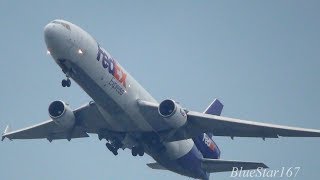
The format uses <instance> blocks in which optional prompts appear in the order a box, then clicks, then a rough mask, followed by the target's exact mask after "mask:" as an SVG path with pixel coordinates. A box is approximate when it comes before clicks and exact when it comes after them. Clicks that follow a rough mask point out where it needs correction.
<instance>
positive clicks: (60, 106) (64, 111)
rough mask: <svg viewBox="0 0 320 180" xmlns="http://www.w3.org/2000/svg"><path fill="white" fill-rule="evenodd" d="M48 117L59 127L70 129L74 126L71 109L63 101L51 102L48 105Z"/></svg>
mask: <svg viewBox="0 0 320 180" xmlns="http://www.w3.org/2000/svg"><path fill="white" fill-rule="evenodd" d="M48 111H49V116H50V117H51V118H52V120H53V121H54V122H55V123H56V124H57V125H59V126H62V127H64V128H71V127H73V126H74V124H75V116H74V114H73V111H72V110H71V108H70V107H69V106H68V105H67V104H66V103H65V102H63V101H53V102H52V103H51V104H50V105H49V109H48Z"/></svg>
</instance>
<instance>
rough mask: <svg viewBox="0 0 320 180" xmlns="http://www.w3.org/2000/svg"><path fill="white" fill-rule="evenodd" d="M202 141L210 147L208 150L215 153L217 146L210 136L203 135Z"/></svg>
mask: <svg viewBox="0 0 320 180" xmlns="http://www.w3.org/2000/svg"><path fill="white" fill-rule="evenodd" d="M202 141H203V142H204V143H205V144H206V145H207V146H208V148H210V149H211V150H212V151H214V149H215V144H214V142H213V141H212V140H211V139H210V138H209V136H208V135H206V134H203V139H202Z"/></svg>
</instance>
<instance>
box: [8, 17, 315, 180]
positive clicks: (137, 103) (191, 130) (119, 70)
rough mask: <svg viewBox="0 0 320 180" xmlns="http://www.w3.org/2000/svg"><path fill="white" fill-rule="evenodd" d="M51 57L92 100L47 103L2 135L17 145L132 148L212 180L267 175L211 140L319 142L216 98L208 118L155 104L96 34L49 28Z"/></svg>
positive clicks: (59, 24) (159, 165) (167, 166)
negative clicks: (43, 111)
mask: <svg viewBox="0 0 320 180" xmlns="http://www.w3.org/2000/svg"><path fill="white" fill-rule="evenodd" d="M44 39H45V43H46V46H47V50H48V54H50V55H51V56H52V58H53V59H54V61H55V62H56V63H57V64H58V65H59V66H60V67H61V69H62V71H63V73H64V74H65V75H66V79H63V80H62V82H61V85H62V86H63V87H70V85H71V80H70V79H72V80H73V81H75V82H76V83H77V84H78V85H79V86H80V87H81V88H82V89H83V90H84V91H85V92H86V93H87V94H88V95H89V96H90V97H91V98H92V101H90V102H88V103H87V104H85V105H83V106H81V107H79V108H77V109H74V110H73V109H71V108H70V106H69V104H67V103H66V102H64V101H62V100H57V101H53V102H52V103H50V105H49V108H48V113H49V116H50V119H49V120H47V121H44V122H42V123H39V124H36V125H32V126H30V127H26V128H23V129H19V130H15V131H11V130H10V128H9V126H7V127H6V129H5V131H4V133H3V134H2V141H3V140H4V139H5V138H8V139H10V140H13V139H47V140H48V141H50V142H51V141H53V140H59V139H66V140H68V141H70V140H71V139H74V138H84V137H89V134H97V135H98V138H99V139H100V140H102V139H106V141H107V143H106V147H107V148H108V149H109V150H110V151H111V152H112V153H113V154H114V155H118V150H119V149H126V148H128V149H131V153H132V155H133V156H143V155H144V154H148V155H149V156H151V157H152V158H153V159H154V160H155V162H152V163H149V164H147V166H148V167H150V168H152V169H157V170H168V171H172V172H175V173H178V174H180V175H183V176H187V177H190V178H195V179H204V180H208V179H209V176H210V173H215V172H226V171H232V169H233V168H235V167H236V168H239V169H240V168H242V169H243V170H249V169H257V168H268V166H267V165H265V164H264V163H262V162H249V161H236V160H224V159H220V152H221V151H220V149H219V147H218V146H217V144H216V143H215V142H214V141H213V137H214V136H226V137H231V138H232V139H233V138H234V137H257V138H262V139H265V138H279V137H320V130H317V129H306V128H299V127H289V126H282V125H275V124H268V123H261V122H253V121H247V120H241V119H235V118H229V117H223V116H221V112H222V109H223V104H222V103H221V102H220V101H219V100H218V99H215V100H214V101H213V102H212V103H211V104H210V105H209V106H208V107H207V108H206V109H205V110H204V112H195V111H192V110H189V109H186V108H184V107H182V106H181V104H180V103H178V102H176V101H174V100H173V99H165V100H163V101H162V102H160V103H158V101H156V100H155V99H154V98H153V97H152V96H151V95H150V94H149V93H148V92H147V91H146V90H145V89H144V88H143V87H142V86H141V85H140V84H139V83H138V82H137V81H136V80H135V79H134V78H133V77H132V76H131V75H130V74H129V73H128V72H127V71H126V70H125V69H124V68H123V67H122V66H121V65H120V64H119V63H118V61H117V60H116V59H115V58H113V57H112V56H111V55H110V54H109V53H108V52H107V51H106V50H105V49H104V48H103V47H102V46H101V45H100V44H99V43H98V42H97V41H96V40H95V39H94V38H93V37H92V36H91V35H89V34H88V33H87V32H86V31H84V30H83V29H81V28H80V27H79V26H77V25H75V24H73V23H71V22H68V21H65V20H61V19H57V20H53V21H51V22H50V23H49V24H47V25H46V26H45V27H44Z"/></svg>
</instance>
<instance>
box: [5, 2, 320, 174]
mask: <svg viewBox="0 0 320 180" xmlns="http://www.w3.org/2000/svg"><path fill="white" fill-rule="evenodd" d="M23 2H25V3H23ZM319 9H320V3H319V1H311V0H308V1H294V0H287V1H285V0H282V1H161V2H159V1H134V2H133V1H127V2H125V1H19V2H18V1H1V2H0V22H1V25H0V28H1V29H0V32H1V33H0V82H1V90H0V92H1V95H0V99H1V103H0V129H1V130H2V129H4V128H5V126H6V124H11V125H12V128H13V129H17V128H22V127H25V126H29V125H32V124H35V123H39V122H41V121H44V120H47V119H48V118H49V116H48V113H47V108H48V105H49V103H50V102H51V101H54V100H58V99H61V100H64V101H66V102H68V103H70V104H71V107H73V108H76V107H78V106H80V105H82V104H84V103H86V102H88V101H89V100H90V97H89V96H88V95H86V93H85V92H84V91H82V90H81V88H80V87H79V86H77V85H76V84H75V83H73V85H72V87H71V88H62V87H61V84H60V82H61V79H62V78H64V75H63V73H62V72H61V70H60V68H59V67H58V66H57V65H56V64H55V63H54V61H53V59H52V58H51V57H50V56H48V55H47V54H46V46H45V43H44V38H43V27H44V26H45V25H46V24H47V23H49V22H50V21H51V20H53V19H57V18H61V19H65V20H68V21H71V22H73V23H75V24H77V25H79V26H80V27H82V28H83V29H85V30H86V31H88V32H89V33H90V34H91V35H92V36H93V37H95V38H96V39H97V41H99V42H100V44H101V45H102V46H103V47H105V49H107V50H108V51H109V52H110V53H111V54H112V55H113V56H114V57H115V58H116V59H118V61H119V62H120V64H122V65H123V66H124V68H126V70H127V71H128V72H130V73H131V75H133V76H134V77H135V78H136V79H137V80H138V81H139V82H140V83H141V84H142V85H143V86H144V87H145V88H146V89H147V90H148V91H149V92H150V93H151V94H152V95H153V96H154V97H155V98H156V99H157V100H158V101H161V100H163V99H165V98H173V99H175V100H177V101H179V102H181V103H182V104H183V106H184V107H186V108H188V109H191V110H197V111H203V110H204V109H205V108H206V106H207V105H208V104H209V103H210V102H211V101H212V100H213V99H214V98H216V97H217V98H220V99H221V101H222V102H223V103H224V105H225V109H224V111H223V115H224V116H229V117H236V118H242V119H249V120H255V121H260V122H268V123H277V124H283V125H294V126H301V127H307V128H318V129H320V119H319V117H318V115H319V109H320V105H319V102H320V94H319V92H320V73H319V71H320V60H319V57H320V21H319V19H320V11H319ZM215 140H216V142H217V143H218V145H219V147H220V149H221V151H222V158H223V159H230V160H232V159H234V160H247V161H261V162H264V163H265V164H267V165H268V166H269V167H270V168H271V169H276V170H277V169H280V168H281V167H283V166H284V167H286V168H289V167H292V166H293V167H295V166H300V167H301V170H300V172H299V174H298V178H297V179H315V178H316V177H315V176H316V175H315V174H316V173H317V172H318V169H319V168H318V167H319V165H320V161H319V160H320V158H319V151H320V138H280V139H271V140H269V139H267V140H266V141H263V140H261V139H255V138H235V140H233V141H232V140H231V139H230V138H221V137H220V138H215ZM152 161H153V160H152V158H150V157H148V156H144V157H142V158H141V157H132V155H131V153H130V151H128V150H125V151H120V152H119V155H118V156H117V157H115V156H113V154H112V153H110V152H109V151H108V150H107V148H106V147H105V141H101V142H100V141H99V140H98V138H97V136H95V135H91V137H90V138H85V139H77V140H72V141H71V142H68V141H67V140H60V141H54V142H52V143H51V144H50V143H49V142H48V141H46V140H27V141H19V140H16V141H12V142H10V141H8V140H6V141H4V142H2V143H0V179H5V180H11V179H19V180H21V179H30V180H34V179H46V180H56V179H70V180H72V179H77V180H88V179H158V180H162V179H175V180H182V179H186V178H185V177H183V176H180V175H177V174H174V173H172V172H167V171H156V170H151V169H149V168H148V167H147V166H146V165H145V164H146V163H148V162H152ZM229 176H230V173H220V174H219V173H218V174H211V179H226V178H227V177H229ZM317 177H318V176H317Z"/></svg>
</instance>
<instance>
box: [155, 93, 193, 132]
mask: <svg viewBox="0 0 320 180" xmlns="http://www.w3.org/2000/svg"><path fill="white" fill-rule="evenodd" d="M158 112H159V114H160V115H161V116H162V117H163V119H164V120H165V121H166V123H167V124H168V125H169V126H171V127H172V128H179V127H181V126H183V125H184V124H185V123H186V122H187V114H186V112H185V110H184V109H183V108H182V107H181V106H180V105H179V104H178V103H176V102H175V101H173V100H171V99H166V100H164V101H162V102H161V103H160V105H159V107H158Z"/></svg>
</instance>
